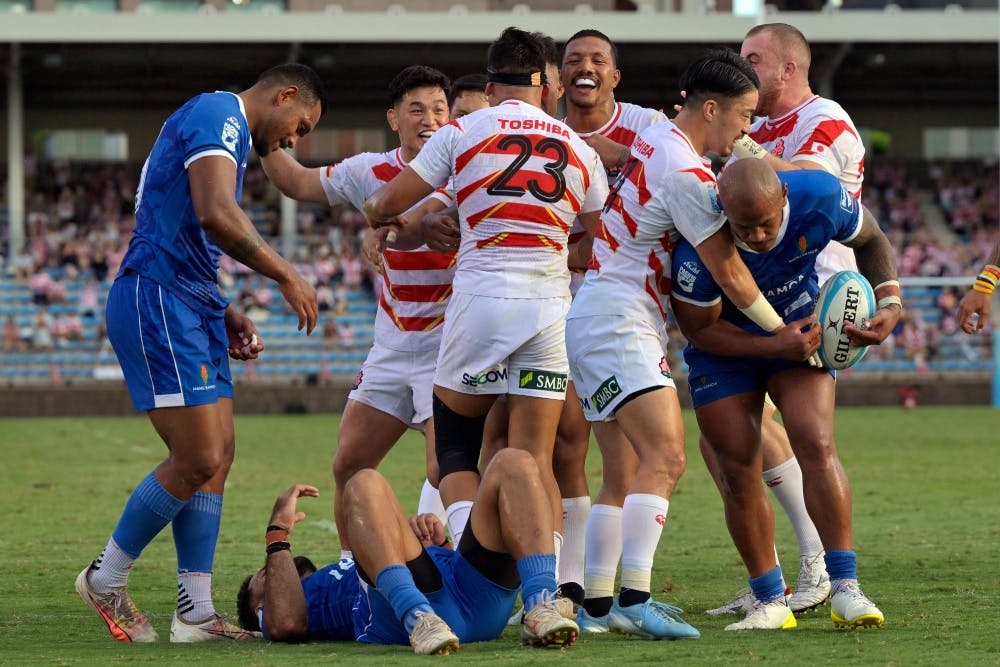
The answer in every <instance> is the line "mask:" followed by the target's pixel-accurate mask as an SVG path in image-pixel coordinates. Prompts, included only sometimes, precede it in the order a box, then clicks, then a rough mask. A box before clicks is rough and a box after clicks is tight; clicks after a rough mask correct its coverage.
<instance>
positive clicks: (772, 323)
mask: <svg viewBox="0 0 1000 667" xmlns="http://www.w3.org/2000/svg"><path fill="white" fill-rule="evenodd" d="M740 312H742V313H743V314H744V315H746V316H747V317H749V318H750V319H751V320H753V321H754V322H755V323H756V324H757V326H759V327H760V328H761V329H763V330H764V331H767V332H771V331H775V330H777V329H780V328H781V327H783V326H785V322H784V320H782V319H781V316H780V315H778V313H776V312H775V310H774V308H773V307H772V306H771V304H770V303H768V302H767V299H765V298H764V295H763V294H761V293H760V292H757V298H756V299H754V302H753V303H751V304H750V305H749V306H747V307H746V308H740Z"/></svg>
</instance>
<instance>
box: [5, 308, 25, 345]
mask: <svg viewBox="0 0 1000 667" xmlns="http://www.w3.org/2000/svg"><path fill="white" fill-rule="evenodd" d="M21 349H22V345H21V330H20V329H19V328H18V326H17V320H15V319H14V316H13V315H8V316H7V321H6V322H5V323H4V325H3V351H4V354H9V353H11V352H20V351H21Z"/></svg>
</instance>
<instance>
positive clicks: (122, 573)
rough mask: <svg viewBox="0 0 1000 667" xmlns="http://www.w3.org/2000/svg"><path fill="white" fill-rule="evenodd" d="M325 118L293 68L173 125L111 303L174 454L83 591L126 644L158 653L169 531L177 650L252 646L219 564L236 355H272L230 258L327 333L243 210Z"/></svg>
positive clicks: (175, 117)
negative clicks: (253, 165) (219, 599)
mask: <svg viewBox="0 0 1000 667" xmlns="http://www.w3.org/2000/svg"><path fill="white" fill-rule="evenodd" d="M325 107H326V101H325V96H324V92H323V87H322V84H321V82H320V80H319V77H318V76H317V75H316V73H315V72H313V71H312V70H311V69H309V68H308V67H304V66H301V65H282V66H279V67H275V68H273V69H270V70H268V71H267V72H264V73H263V74H262V75H261V76H260V77H259V78H258V79H257V81H256V82H255V83H254V84H253V86H251V87H250V88H248V89H246V90H244V91H242V92H240V93H238V94H235V93H227V92H215V93H206V94H203V95H198V96H197V97H194V98H192V99H191V100H189V101H188V102H187V103H185V104H184V105H183V106H182V107H181V108H180V109H178V110H177V111H176V112H174V113H173V114H172V115H171V116H170V117H169V118H168V119H167V121H166V123H164V125H163V128H162V129H161V130H160V134H159V136H158V137H157V140H156V143H155V144H154V145H153V149H152V151H151V153H150V155H149V158H148V159H147V160H146V164H145V165H144V166H143V169H142V176H141V178H140V181H139V189H138V192H137V194H136V216H135V217H136V227H135V232H134V235H133V237H132V239H131V241H130V243H129V247H128V251H127V252H126V254H125V257H124V259H123V261H122V264H121V270H120V271H119V273H118V276H117V277H116V278H115V282H114V284H113V285H112V287H111V291H110V293H109V295H108V301H107V310H106V317H107V329H108V337H109V338H110V340H111V343H112V345H113V346H114V349H115V354H116V355H117V356H118V360H119V363H120V364H121V366H122V371H123V373H124V376H125V383H126V385H127V386H128V390H129V393H130V394H131V397H132V401H133V403H134V404H135V407H136V409H137V410H142V411H146V412H147V414H148V415H149V419H150V421H151V422H152V424H153V427H154V428H155V429H156V432H157V433H158V434H159V435H160V437H161V438H162V439H163V441H164V443H166V445H167V449H168V450H169V455H168V456H167V458H166V459H165V460H164V461H163V462H162V463H160V464H159V465H158V466H157V467H156V469H155V470H154V471H153V472H151V473H150V474H149V475H148V476H147V477H146V478H145V479H143V480H142V481H141V482H139V483H138V485H136V487H135V490H134V491H133V492H132V495H131V496H130V497H129V500H128V502H127V503H126V504H125V509H124V511H123V512H122V515H121V518H120V519H119V521H118V525H117V527H116V528H115V530H114V532H113V533H112V534H111V538H110V539H109V540H108V543H107V546H106V547H105V549H104V551H103V552H101V555H100V556H99V557H98V558H97V559H96V560H95V561H93V562H92V563H91V564H90V565H89V566H88V567H86V568H84V569H83V571H82V572H81V573H80V575H79V576H78V577H77V580H76V590H77V592H78V593H79V594H80V596H81V597H82V598H83V599H84V600H85V601H86V602H88V603H89V604H90V605H91V606H92V607H93V608H94V609H95V610H96V611H97V613H98V615H99V616H100V617H101V619H102V620H103V621H104V622H105V624H106V625H107V627H108V629H109V630H110V631H111V634H112V636H113V637H114V638H115V639H118V640H119V641H126V642H128V641H136V642H151V641H156V639H157V638H158V637H157V633H156V630H155V629H154V628H153V627H152V625H150V623H149V621H148V620H147V619H146V617H145V616H144V615H143V614H142V613H141V612H139V611H138V609H136V606H135V604H134V603H133V602H132V599H131V598H130V597H129V594H128V590H127V587H126V584H127V582H128V574H129V571H130V570H131V568H132V564H133V563H134V562H135V560H136V559H137V558H138V557H139V555H140V554H141V553H142V550H143V549H144V548H145V547H146V545H147V544H149V542H150V541H151V540H152V539H153V537H155V536H156V535H157V534H158V533H159V532H160V531H161V530H163V528H164V527H166V525H167V524H168V523H170V524H172V526H173V534H174V544H175V546H176V548H177V567H178V602H177V611H176V613H175V614H174V617H173V621H172V623H171V627H170V640H171V641H176V642H195V641H206V640H213V639H225V638H238V639H242V638H248V637H250V634H249V633H246V632H244V631H242V630H240V629H238V628H236V627H234V626H231V625H229V624H228V623H226V622H225V621H224V620H223V619H222V618H221V617H220V616H219V615H218V614H217V613H216V612H215V608H214V606H213V604H212V596H211V580H212V577H211V575H212V562H213V559H214V556H215V545H216V541H217V537H218V533H219V521H220V518H221V514H222V493H223V487H224V484H225V480H226V476H227V474H228V472H229V468H230V466H231V464H232V461H233V455H234V451H235V437H234V433H233V402H232V396H233V383H232V375H231V373H230V370H229V361H228V358H227V354H228V356H230V357H232V358H234V359H238V360H246V359H253V358H256V357H257V355H258V354H259V353H260V352H261V350H263V348H264V343H263V341H262V340H261V339H260V338H259V336H258V332H257V329H256V328H255V327H254V325H253V323H252V322H251V321H250V320H249V319H248V318H246V317H245V316H243V315H242V314H240V313H239V312H237V311H236V310H235V309H234V308H233V307H232V306H231V305H229V303H228V300H227V299H226V298H225V296H224V295H223V294H222V293H221V291H220V289H219V285H218V281H217V275H216V274H217V267H218V259H219V256H220V255H221V253H223V252H225V253H226V254H228V255H230V256H232V257H233V258H235V259H237V260H239V261H240V262H242V263H243V264H245V265H247V266H248V267H250V268H251V269H253V270H255V271H257V272H259V273H261V274H263V275H265V276H267V277H268V278H271V279H272V280H274V281H276V282H277V283H278V287H279V289H280V290H281V293H282V295H283V296H284V298H285V300H286V301H287V302H288V305H289V306H290V307H291V309H292V310H293V311H294V312H295V313H296V314H297V315H298V318H299V328H300V329H301V328H303V327H305V328H306V331H307V333H311V332H312V329H313V327H314V326H315V325H316V317H317V312H318V309H317V305H316V293H315V291H314V290H313V288H312V287H311V286H310V285H309V283H307V282H306V281H305V280H304V279H303V278H302V276H300V275H299V274H298V273H297V272H296V270H295V269H294V268H293V267H292V265H291V264H290V263H289V262H287V261H285V260H284V259H283V258H281V257H280V256H279V255H278V254H277V253H276V252H275V251H274V250H273V249H272V248H271V247H270V246H269V245H268V244H267V243H266V242H265V241H264V240H263V239H262V238H261V237H260V235H259V234H258V233H257V231H256V230H255V229H254V226H253V223H252V222H251V221H250V219H249V218H248V217H247V216H246V214H245V213H244V212H243V210H242V209H241V208H240V207H239V200H240V194H241V190H242V183H243V173H244V171H245V169H246V165H247V158H248V156H249V154H250V149H251V147H253V149H254V150H256V152H257V154H258V155H266V154H267V153H269V152H270V151H272V150H275V149H278V148H288V147H291V146H294V145H295V143H296V142H297V141H298V139H299V138H300V137H302V136H304V135H306V134H308V133H309V132H310V131H311V130H312V129H313V127H315V125H316V123H317V122H318V121H319V118H320V116H321V115H322V113H323V111H324V110H325Z"/></svg>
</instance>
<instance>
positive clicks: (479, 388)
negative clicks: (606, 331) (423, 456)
mask: <svg viewBox="0 0 1000 667" xmlns="http://www.w3.org/2000/svg"><path fill="white" fill-rule="evenodd" d="M569 304H570V298H569V297H568V296H566V297H551V298H545V299H508V298H503V297H491V296H476V295H472V294H465V293H461V292H456V293H455V294H452V296H451V300H450V301H449V302H448V309H447V311H445V316H444V331H443V333H442V339H441V351H440V354H439V355H438V361H437V373H436V374H435V376H434V384H437V385H440V386H442V387H446V388H448V389H453V390H454V391H458V392H461V393H463V394H519V395H522V396H535V397H538V398H551V399H556V400H564V399H565V398H566V374H567V370H568V366H567V362H566V313H567V312H568V311H569Z"/></svg>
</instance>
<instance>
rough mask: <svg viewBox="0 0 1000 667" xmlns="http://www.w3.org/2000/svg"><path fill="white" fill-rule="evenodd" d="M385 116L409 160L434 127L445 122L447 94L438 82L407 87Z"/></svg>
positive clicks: (438, 127)
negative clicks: (433, 84)
mask: <svg viewBox="0 0 1000 667" xmlns="http://www.w3.org/2000/svg"><path fill="white" fill-rule="evenodd" d="M386 119H387V120H388V121H389V127H391V128H392V129H393V130H395V131H396V132H398V133H399V144H400V146H402V148H403V158H404V159H405V160H406V161H407V162H409V161H410V160H412V159H413V158H414V157H416V156H417V153H419V152H420V149H421V148H423V147H424V144H425V143H427V141H428V140H429V139H430V138H431V137H432V136H433V135H434V133H435V132H436V131H437V130H439V129H440V128H441V127H443V126H444V125H447V124H448V120H449V117H448V96H447V95H445V93H444V91H443V90H441V88H439V87H438V86H424V87H422V88H414V89H412V90H408V91H406V93H404V94H403V97H402V98H401V99H400V100H399V102H398V103H397V104H396V106H395V107H393V108H392V109H389V111H387V112H386Z"/></svg>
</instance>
